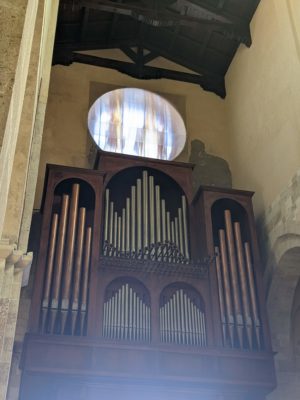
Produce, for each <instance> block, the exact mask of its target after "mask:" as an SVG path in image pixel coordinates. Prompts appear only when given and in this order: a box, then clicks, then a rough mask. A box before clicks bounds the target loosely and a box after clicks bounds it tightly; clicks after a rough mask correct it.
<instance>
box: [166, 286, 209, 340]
mask: <svg viewBox="0 0 300 400" xmlns="http://www.w3.org/2000/svg"><path fill="white" fill-rule="evenodd" d="M159 317H160V337H161V341H162V342H164V343H174V344H185V345H193V346H206V327H205V315H204V313H203V312H202V311H201V310H200V309H199V308H198V307H197V306H196V305H195V304H194V303H193V301H192V300H191V299H190V298H189V296H188V295H187V294H186V293H185V292H184V291H183V289H179V290H177V291H176V292H175V293H174V294H173V296H172V297H171V298H170V299H169V300H168V301H167V302H166V303H165V304H164V305H163V306H161V307H160V310H159Z"/></svg>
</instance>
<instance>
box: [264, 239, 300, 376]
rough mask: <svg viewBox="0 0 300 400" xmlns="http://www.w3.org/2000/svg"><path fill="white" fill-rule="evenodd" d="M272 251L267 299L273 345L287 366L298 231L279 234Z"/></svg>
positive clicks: (298, 267) (298, 270) (299, 265)
mask: <svg viewBox="0 0 300 400" xmlns="http://www.w3.org/2000/svg"><path fill="white" fill-rule="evenodd" d="M273 251H274V252H273V262H274V265H273V274H272V280H271V284H270V288H269V294H268V299H267V304H268V312H269V320H270V327H271V333H272V341H273V348H274V350H275V351H276V352H277V353H278V354H277V361H278V362H280V364H281V367H283V368H284V369H290V368H291V367H292V363H293V361H292V360H293V357H292V353H293V346H292V314H293V308H294V299H295V294H296V291H297V285H298V282H299V278H300V235H283V236H281V237H279V238H278V240H277V241H276V243H275V246H274V248H273Z"/></svg>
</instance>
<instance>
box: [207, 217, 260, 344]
mask: <svg viewBox="0 0 300 400" xmlns="http://www.w3.org/2000/svg"><path fill="white" fill-rule="evenodd" d="M224 217H225V228H226V237H225V231H224V229H219V245H220V248H219V247H218V246H216V247H215V257H216V272H217V280H218V293H219V304H220V314H221V323H222V327H223V339H224V345H226V344H227V341H228V339H229V344H230V346H231V347H239V348H245V349H253V348H257V349H261V348H262V332H261V321H260V318H259V308H258V301H257V297H256V285H255V280H254V271H253V265H252V261H251V251H250V245H249V242H244V243H243V238H242V232H241V223H240V222H238V221H234V222H233V224H232V219H231V212H230V210H225V211H224ZM226 238H227V240H226ZM227 252H228V253H229V257H228V255H227Z"/></svg>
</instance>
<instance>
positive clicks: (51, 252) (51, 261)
mask: <svg viewBox="0 0 300 400" xmlns="http://www.w3.org/2000/svg"><path fill="white" fill-rule="evenodd" d="M57 227H58V214H57V213H54V214H53V217H52V225H51V232H50V242H49V250H48V260H47V272H46V282H45V289H44V299H43V305H42V306H43V307H46V308H47V307H48V306H49V299H50V288H51V281H52V276H53V267H54V255H55V244H56V237H57Z"/></svg>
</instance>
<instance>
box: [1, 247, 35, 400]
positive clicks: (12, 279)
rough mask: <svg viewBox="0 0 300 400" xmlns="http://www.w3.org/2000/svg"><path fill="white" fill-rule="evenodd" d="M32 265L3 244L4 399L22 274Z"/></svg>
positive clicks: (14, 250) (2, 334)
mask: <svg viewBox="0 0 300 400" xmlns="http://www.w3.org/2000/svg"><path fill="white" fill-rule="evenodd" d="M31 262H32V253H30V254H28V255H25V256H24V255H23V252H22V251H19V250H16V248H15V246H14V245H11V244H9V241H8V240H2V241H0V371H1V374H0V400H5V398H6V390H7V384H8V377H9V371H10V364H11V357H12V351H13V345H14V337H15V328H16V322H17V315H18V308H19V298H20V290H21V283H22V274H23V270H24V268H26V267H27V266H28V265H29V264H31Z"/></svg>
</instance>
